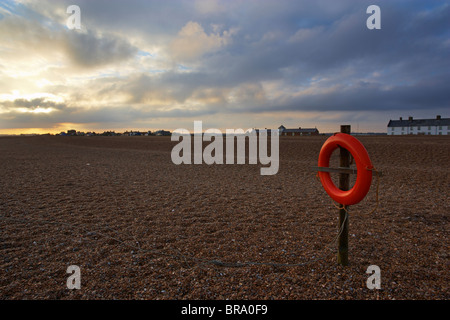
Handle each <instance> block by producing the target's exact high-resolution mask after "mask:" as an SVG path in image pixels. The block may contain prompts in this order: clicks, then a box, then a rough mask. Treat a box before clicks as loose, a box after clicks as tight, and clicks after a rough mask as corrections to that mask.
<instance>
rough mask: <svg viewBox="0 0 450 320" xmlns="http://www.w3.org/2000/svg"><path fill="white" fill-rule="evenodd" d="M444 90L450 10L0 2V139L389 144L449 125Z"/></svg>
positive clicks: (448, 93)
mask: <svg viewBox="0 0 450 320" xmlns="http://www.w3.org/2000/svg"><path fill="white" fill-rule="evenodd" d="M372 4H375V5H378V6H379V7H380V8H381V29H380V30H369V29H368V28H367V27H366V20H367V18H369V16H370V14H367V13H366V10H367V7H368V6H369V5H372ZM70 5H78V6H79V7H80V10H81V29H80V30H77V29H73V30H72V29H70V28H68V25H67V20H68V18H69V17H70V16H71V14H68V13H67V12H66V11H67V8H68V7H69V6H70ZM449 86H450V2H449V1H442V0H439V1H433V0H427V1H423V0H421V1H415V0H407V1H406V0H405V1H402V0H390V1H387V0H384V1H375V0H370V1H365V0H363V1H362V0H340V1H337V0H329V1H327V0H315V1H312V0H308V1H307V0H296V1H294V0H286V1H283V0H281V1H280V0H227V1H225V0H223V1H219V0H201V1H200V0H186V1H175V0H167V1H160V0H157V1H149V0H131V1H123V0H86V1H79V0H67V1H66V0H47V1H46V0H44V1H42V0H39V1H31V0H0V134H7V133H31V132H37V133H45V132H52V133H57V132H60V131H65V130H68V129H77V130H83V131H100V132H102V131H104V130H115V131H124V130H156V129H169V130H175V129H177V128H186V129H188V130H190V131H193V121H194V120H201V121H203V127H204V129H207V128H218V129H221V130H225V129H226V128H242V129H248V128H277V127H278V126H280V125H281V124H283V125H284V126H286V127H317V128H318V129H319V130H320V131H321V132H333V131H338V130H339V125H340V124H351V125H352V129H353V131H359V132H368V131H372V132H373V131H376V132H384V131H386V125H387V123H388V121H389V119H397V118H398V117H400V116H403V117H408V116H413V117H415V118H429V117H435V116H436V115H437V114H440V115H442V117H449V116H450V112H449V111H450V87H449Z"/></svg>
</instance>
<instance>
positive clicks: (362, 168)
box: [318, 133, 373, 205]
mask: <svg viewBox="0 0 450 320" xmlns="http://www.w3.org/2000/svg"><path fill="white" fill-rule="evenodd" d="M339 147H342V148H344V149H347V150H348V151H349V152H350V153H351V155H352V156H353V159H354V160H355V163H356V170H357V176H356V182H355V184H354V185H353V188H351V189H350V190H348V191H343V190H341V189H339V188H338V187H336V186H335V185H334V183H333V181H332V180H331V177H330V173H329V172H323V171H319V178H320V181H321V182H322V185H323V187H324V189H325V191H326V192H327V193H328V195H329V196H330V197H331V198H332V199H333V200H334V201H336V202H338V203H340V204H343V205H352V204H356V203H358V202H360V201H361V200H362V199H364V197H365V196H366V195H367V193H368V192H369V189H370V185H371V183H372V169H373V165H372V162H371V161H370V158H369V154H368V153H367V150H366V148H365V147H364V146H363V145H362V143H361V142H359V140H358V139H356V138H355V137H353V136H351V135H349V134H345V133H336V134H334V135H333V136H331V137H330V138H328V139H327V141H325V143H324V144H323V146H322V149H321V150H320V154H319V164H318V165H319V167H329V165H330V157H331V154H332V153H333V151H334V150H336V149H337V148H339Z"/></svg>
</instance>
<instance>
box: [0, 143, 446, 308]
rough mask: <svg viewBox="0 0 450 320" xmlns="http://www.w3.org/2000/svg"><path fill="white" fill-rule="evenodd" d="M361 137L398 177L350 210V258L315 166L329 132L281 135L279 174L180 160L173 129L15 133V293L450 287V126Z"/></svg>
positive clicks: (9, 157)
mask: <svg viewBox="0 0 450 320" xmlns="http://www.w3.org/2000/svg"><path fill="white" fill-rule="evenodd" d="M358 139H360V141H361V142H362V143H363V144H364V145H365V146H366V148H367V150H368V152H369V155H370V157H371V159H372V162H373V164H374V165H375V167H376V168H377V169H378V170H380V171H382V172H383V176H382V178H381V179H380V185H379V187H380V189H379V200H380V201H379V206H378V209H377V210H376V211H375V212H374V213H372V214H369V213H370V211H371V210H372V209H373V208H374V207H375V205H376V201H375V199H376V192H375V190H376V188H375V187H376V180H375V179H374V182H373V185H372V188H371V190H370V192H369V194H368V195H367V197H366V199H364V200H363V201H362V202H361V203H359V204H357V205H355V206H351V207H350V216H349V247H350V248H349V252H350V253H349V260H350V264H349V266H347V267H343V266H340V265H338V264H337V263H336V245H335V243H334V242H333V241H334V239H335V237H336V235H337V232H338V230H337V229H338V228H337V224H338V212H337V209H336V208H335V207H334V205H333V202H332V201H331V199H330V198H329V197H328V195H327V194H326V193H325V191H324V190H323V188H322V186H321V184H320V182H319V181H318V180H317V179H316V177H315V173H314V172H313V171H312V170H311V169H310V168H311V167H312V166H316V165H317V158H318V155H319V151H320V148H321V146H322V144H323V143H324V141H325V140H326V137H323V136H319V137H281V138H280V161H281V162H280V168H279V171H278V174H276V175H272V176H261V175H260V168H261V165H259V164H258V165H206V164H203V165H179V166H177V165H174V164H173V163H172V161H171V150H172V147H173V146H174V145H175V144H176V142H171V141H170V137H58V136H37V137H2V138H0V163H1V168H0V188H1V190H0V191H1V193H0V299H252V300H253V299H277V300H281V299H285V300H291V299H296V300H297V299H298V300H301V299H448V298H449V297H450V294H449V288H448V283H449V271H448V270H449V256H448V231H449V228H448V227H449V223H448V214H449V212H450V210H449V209H450V201H449V195H450V192H449V190H450V166H449V163H450V162H449V160H450V137H425V136H423V137H420V136H416V137H411V136H409V137H388V136H378V137H371V136H367V137H365V136H362V137H358ZM330 244H331V246H330ZM214 261H221V262H226V263H247V262H252V263H255V264H253V265H251V264H246V265H244V266H239V267H228V266H219V265H217V264H214ZM260 263H263V264H261V265H260ZM264 263H267V264H264ZM274 263H277V264H300V265H299V266H278V265H274ZM70 265H77V266H79V267H80V270H81V289H80V290H69V289H67V286H66V281H67V278H68V277H69V276H70V274H68V273H66V270H67V267H68V266H70ZM370 265H377V266H379V267H380V269H381V289H380V290H369V289H368V288H367V286H366V281H367V279H368V277H369V274H367V273H366V270H367V268H368V267H369V266H370Z"/></svg>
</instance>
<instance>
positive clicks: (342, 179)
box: [337, 125, 351, 266]
mask: <svg viewBox="0 0 450 320" xmlns="http://www.w3.org/2000/svg"><path fill="white" fill-rule="evenodd" d="M341 133H347V134H350V133H351V126H349V125H342V126H341ZM339 149H340V161H339V162H340V163H339V166H340V167H341V168H349V167H350V152H348V151H347V150H346V149H344V148H341V147H340V148H339ZM349 188H350V181H349V174H348V173H340V174H339V189H341V190H344V191H347V190H349ZM339 206H340V207H341V208H343V209H339V230H341V228H343V229H342V232H341V234H340V235H339V239H338V254H337V262H338V263H339V264H341V265H343V266H347V265H348V214H347V213H348V206H344V205H343V204H340V205H339ZM346 211H347V212H346ZM346 216H347V218H346Z"/></svg>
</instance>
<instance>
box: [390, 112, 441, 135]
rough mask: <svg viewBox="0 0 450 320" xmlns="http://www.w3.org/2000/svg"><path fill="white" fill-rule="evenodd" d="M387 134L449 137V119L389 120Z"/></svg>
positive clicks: (437, 117) (410, 118)
mask: <svg viewBox="0 0 450 320" xmlns="http://www.w3.org/2000/svg"><path fill="white" fill-rule="evenodd" d="M387 134H388V135H407V134H423V135H450V118H441V116H436V118H435V119H413V117H409V118H408V120H403V118H402V117H400V120H389V123H388V125H387Z"/></svg>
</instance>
